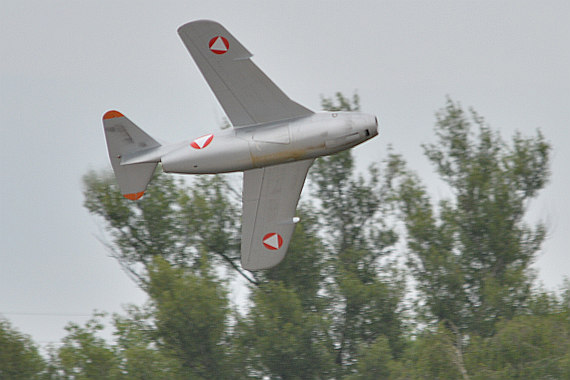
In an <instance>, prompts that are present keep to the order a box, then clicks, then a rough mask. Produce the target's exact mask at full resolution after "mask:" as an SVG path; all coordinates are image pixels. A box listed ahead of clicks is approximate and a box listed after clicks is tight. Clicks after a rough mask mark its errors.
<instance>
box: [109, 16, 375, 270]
mask: <svg viewBox="0 0 570 380" xmlns="http://www.w3.org/2000/svg"><path fill="white" fill-rule="evenodd" d="M178 34H179V35H180V37H181V38H182V41H183V42H184V45H186V48H187V49H188V51H189V52H190V55H191V56H192V58H193V59H194V61H195V62H196V65H198V68H199V69H200V71H201V72H202V74H203V76H204V78H205V79H206V81H207V82H208V85H209V86H210V88H211V89H212V91H213V92H214V95H215V96H216V98H217V99H218V101H219V102H220V104H221V106H222V108H223V109H224V112H225V113H226V115H227V117H228V119H229V120H230V122H231V124H232V126H233V128H231V129H228V130H224V131H219V132H212V133H208V134H205V135H203V136H201V137H198V138H195V139H193V140H188V141H183V142H180V143H176V144H161V143H159V142H158V141H156V140H155V139H154V138H152V137H151V136H149V135H148V134H147V133H145V132H144V131H143V130H142V129H140V128H138V127H137V126H136V125H135V124H134V123H133V122H131V121H130V120H129V119H127V118H126V117H125V116H124V115H123V114H121V113H120V112H118V111H109V112H107V113H105V115H104V116H103V126H104V130H105V137H106V140H107V148H108V150H109V158H110V160H111V165H112V166H113V170H114V172H115V176H116V178H117V182H118V185H119V188H120V190H121V193H122V194H123V195H124V197H126V198H128V199H131V200H137V199H139V198H141V197H142V196H143V194H144V192H145V190H146V187H147V185H148V183H149V181H150V180H151V178H152V175H153V173H154V171H155V169H156V166H157V165H158V163H159V162H160V163H161V165H162V169H163V170H164V171H165V172H167V173H183V174H215V173H227V172H236V171H243V194H242V196H243V216H242V239H241V264H242V267H243V268H245V269H248V270H251V271H253V270H259V269H265V268H270V267H273V266H275V265H277V264H278V263H279V262H281V260H283V258H284V257H285V254H286V252H287V248H288V247H289V242H290V239H291V236H292V235H293V230H294V227H295V224H296V223H297V222H298V221H299V218H297V217H296V216H295V210H296V208H297V203H298V201H299V196H300V195H301V190H302V189H303V184H304V182H305V177H306V176H307V172H308V170H309V167H310V166H311V164H312V163H313V161H314V159H315V158H316V157H320V156H325V155H330V154H333V153H337V152H340V151H342V150H345V149H349V148H351V147H353V146H355V145H358V144H360V143H362V142H364V141H366V140H368V139H371V138H372V137H374V136H376V135H377V134H378V120H377V119H376V117H375V116H374V115H369V114H364V113H342V112H318V113H315V112H313V111H311V110H309V109H307V108H305V107H303V106H302V105H300V104H298V103H296V102H294V101H293V100H291V99H290V98H289V97H288V96H287V95H285V93H283V91H281V89H279V87H277V86H276V85H275V84H274V83H273V82H272V81H271V80H270V79H269V78H268V77H267V76H266V75H265V74H264V73H263V72H262V71H261V70H260V69H259V68H258V67H257V66H256V65H255V64H254V63H253V62H252V60H251V57H252V54H251V53H250V52H249V51H248V50H247V49H246V48H245V47H244V46H243V45H242V44H241V43H240V42H239V41H238V40H237V39H236V38H235V37H234V36H233V35H231V34H230V32H228V31H227V30H226V29H225V28H224V27H223V26H222V25H220V24H218V23H216V22H214V21H208V20H200V21H193V22H190V23H188V24H185V25H183V26H181V27H180V28H179V29H178Z"/></svg>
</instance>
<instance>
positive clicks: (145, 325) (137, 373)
mask: <svg viewBox="0 0 570 380" xmlns="http://www.w3.org/2000/svg"><path fill="white" fill-rule="evenodd" d="M126 312H127V313H126V315H118V314H117V315H114V317H113V325H114V327H115V332H114V336H115V338H116V343H115V350H116V352H117V354H118V355H119V357H120V359H121V365H120V367H121V371H122V373H123V374H124V379H125V380H131V379H132V380H135V379H141V380H143V379H144V380H155V379H156V380H159V379H174V380H176V379H185V378H187V377H185V376H184V375H185V371H184V369H183V367H182V363H181V362H180V360H178V359H177V358H176V357H175V355H172V354H171V353H170V352H169V351H168V350H165V349H163V348H162V347H160V346H159V345H157V340H156V327H155V325H154V319H153V318H154V317H153V316H154V314H155V311H154V310H153V308H152V307H151V306H150V305H147V306H146V307H144V308H139V307H137V306H132V305H131V306H129V307H128V309H127V310H126Z"/></svg>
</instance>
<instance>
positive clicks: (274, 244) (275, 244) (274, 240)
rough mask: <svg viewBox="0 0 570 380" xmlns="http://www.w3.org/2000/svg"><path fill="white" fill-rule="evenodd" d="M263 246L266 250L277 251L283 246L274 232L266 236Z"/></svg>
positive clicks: (281, 239) (280, 239) (281, 240)
mask: <svg viewBox="0 0 570 380" xmlns="http://www.w3.org/2000/svg"><path fill="white" fill-rule="evenodd" d="M263 245H264V246H265V248H267V249H271V250H278V249H279V248H281V246H282V245H283V238H282V237H281V236H280V235H279V234H277V233H275V232H273V233H270V234H267V235H265V236H264V238H263Z"/></svg>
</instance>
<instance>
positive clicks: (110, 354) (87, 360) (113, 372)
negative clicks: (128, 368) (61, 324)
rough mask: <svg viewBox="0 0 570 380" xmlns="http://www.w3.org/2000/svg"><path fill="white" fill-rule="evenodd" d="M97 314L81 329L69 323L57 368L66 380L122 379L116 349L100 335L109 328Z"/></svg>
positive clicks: (58, 352)
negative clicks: (106, 327)
mask: <svg viewBox="0 0 570 380" xmlns="http://www.w3.org/2000/svg"><path fill="white" fill-rule="evenodd" d="M102 317H104V314H102V313H96V314H95V315H94V316H93V318H91V319H90V320H89V321H87V322H86V323H85V325H84V326H80V325H78V324H76V323H69V324H68V325H67V326H66V328H65V330H66V331H67V333H68V335H66V336H65V337H64V338H63V340H62V346H61V347H60V348H59V349H58V350H57V358H56V360H57V364H56V368H58V369H59V370H60V375H61V378H63V379H85V380H87V379H117V378H120V376H121V372H120V368H119V365H120V360H119V357H118V356H117V355H116V353H115V351H114V349H113V347H112V346H111V345H110V344H109V343H107V342H106V341H105V339H103V338H102V337H100V336H99V335H98V334H99V333H100V332H101V331H102V330H103V329H104V328H105V326H104V325H103V323H102V321H101V318H102Z"/></svg>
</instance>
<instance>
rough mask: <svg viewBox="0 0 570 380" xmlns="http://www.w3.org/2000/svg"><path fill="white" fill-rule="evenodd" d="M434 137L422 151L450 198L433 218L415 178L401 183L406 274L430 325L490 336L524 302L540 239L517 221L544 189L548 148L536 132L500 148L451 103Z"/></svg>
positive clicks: (480, 123) (537, 231)
mask: <svg viewBox="0 0 570 380" xmlns="http://www.w3.org/2000/svg"><path fill="white" fill-rule="evenodd" d="M473 124H475V125H476V126H477V127H478V131H477V132H478V134H477V135H476V136H475V135H474V132H473V130H472V129H473ZM435 132H436V136H437V137H438V141H437V142H436V143H435V144H430V145H425V146H424V149H425V153H426V156H427V157H428V159H429V160H430V161H431V162H432V163H433V164H434V165H435V167H436V171H437V173H438V174H439V175H440V176H441V178H442V180H443V181H444V182H446V183H447V184H448V185H449V186H450V190H451V193H452V199H444V200H442V201H441V202H440V203H439V208H438V209H437V210H436V209H434V206H433V205H432V201H431V199H430V197H429V196H428V194H427V190H426V188H425V186H424V185H422V184H421V182H420V181H419V179H418V178H417V177H416V176H414V175H413V174H410V173H406V174H404V175H403V176H402V178H401V180H402V181H401V183H400V184H399V188H398V192H399V201H400V205H401V210H402V213H403V218H404V221H405V224H406V228H407V233H408V236H407V242H408V248H409V250H410V260H409V265H410V267H411V269H412V275H413V276H414V278H415V280H416V281H417V283H418V290H419V292H420V297H421V299H422V301H423V303H424V305H425V311H427V312H428V313H429V316H430V317H432V318H433V319H434V320H436V321H438V322H445V323H447V324H449V325H450V326H451V325H455V326H456V327H457V328H458V329H459V330H460V331H464V332H469V333H476V334H479V335H481V336H490V335H492V334H493V333H494V332H495V323H496V322H497V321H498V320H499V319H501V318H506V319H510V318H512V317H513V316H515V315H516V314H517V313H518V312H521V311H523V310H524V309H525V307H526V305H527V301H528V299H529V296H530V290H531V285H532V280H533V276H532V274H531V272H530V264H531V263H532V261H533V259H534V258H535V256H536V253H537V252H538V250H539V248H540V245H541V243H542V241H543V239H544V235H545V230H544V227H543V226H542V225H541V224H539V225H537V226H535V227H534V228H533V227H530V226H528V225H527V224H526V223H525V222H524V220H523V217H524V214H525V211H526V207H527V206H528V202H529V200H530V199H532V198H533V197H535V196H536V195H537V193H538V191H539V190H540V189H541V188H542V187H544V185H545V184H546V182H547V179H548V176H549V170H548V163H549V152H550V145H549V144H548V143H547V142H545V140H544V137H543V136H542V134H540V132H539V133H538V134H537V136H536V137H534V138H528V139H527V138H523V137H522V136H521V135H520V134H518V133H517V134H515V136H514V138H513V140H512V143H511V145H510V146H509V145H507V144H505V143H504V142H503V141H502V139H501V138H500V136H499V135H498V133H497V132H494V131H492V130H491V129H490V128H489V127H488V126H487V125H486V124H485V122H484V120H483V118H481V117H480V116H478V115H477V114H476V113H475V112H474V111H471V115H470V116H469V115H467V114H466V113H465V112H464V111H463V109H462V108H461V107H460V105H459V104H456V103H454V102H452V101H451V100H449V101H448V103H447V105H446V107H445V109H443V110H442V111H440V112H439V113H438V120H437V124H436V128H435ZM396 160H397V158H396Z"/></svg>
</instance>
